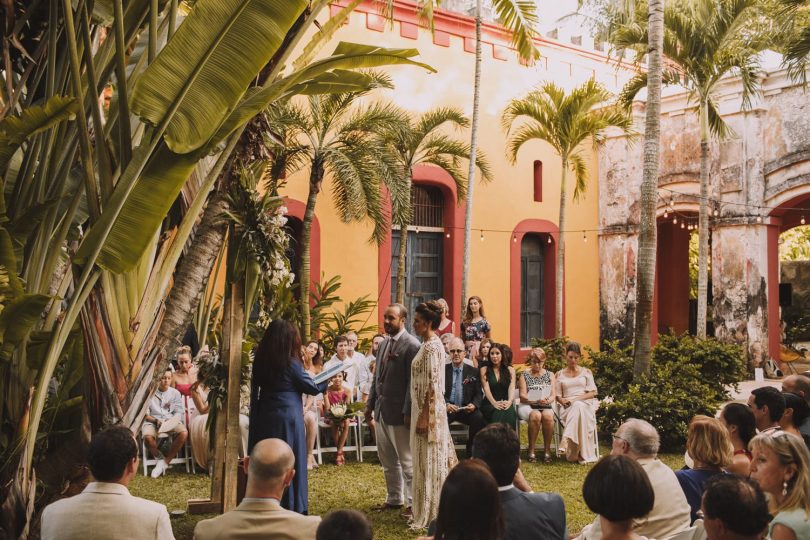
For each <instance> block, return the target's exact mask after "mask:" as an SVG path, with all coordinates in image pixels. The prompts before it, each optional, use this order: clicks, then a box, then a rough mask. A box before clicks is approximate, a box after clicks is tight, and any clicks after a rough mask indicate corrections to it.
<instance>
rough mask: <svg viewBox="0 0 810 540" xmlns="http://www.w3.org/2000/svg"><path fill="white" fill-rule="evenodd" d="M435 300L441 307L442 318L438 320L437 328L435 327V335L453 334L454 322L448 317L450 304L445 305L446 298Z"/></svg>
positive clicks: (454, 330)
mask: <svg viewBox="0 0 810 540" xmlns="http://www.w3.org/2000/svg"><path fill="white" fill-rule="evenodd" d="M436 302H437V303H438V304H439V305H440V306H441V307H442V320H441V322H439V328H437V329H436V335H437V336H439V337H442V336H443V335H445V334H450V335H455V333H456V323H454V322H453V320H452V319H450V306H448V305H447V300H445V299H444V298H439V299H438V300H436Z"/></svg>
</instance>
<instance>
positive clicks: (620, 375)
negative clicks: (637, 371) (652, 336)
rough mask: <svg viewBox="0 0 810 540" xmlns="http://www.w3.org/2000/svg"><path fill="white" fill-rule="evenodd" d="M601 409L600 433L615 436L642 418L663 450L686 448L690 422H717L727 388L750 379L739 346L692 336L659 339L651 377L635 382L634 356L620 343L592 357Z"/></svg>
mask: <svg viewBox="0 0 810 540" xmlns="http://www.w3.org/2000/svg"><path fill="white" fill-rule="evenodd" d="M589 354H590V357H591V360H592V361H593V372H594V380H595V382H596V386H597V388H598V390H599V398H600V399H601V400H602V404H601V407H600V410H599V412H598V413H597V415H596V417H597V420H598V422H599V429H600V431H601V432H602V433H613V432H614V431H615V430H616V428H617V427H618V426H619V424H621V423H622V422H623V421H624V420H626V419H628V418H641V419H643V420H647V421H648V422H650V423H651V424H652V425H653V426H655V427H656V429H657V430H658V433H659V434H660V435H661V446H662V450H676V449H679V448H682V447H683V445H684V442H685V441H686V430H687V426H688V425H689V421H690V420H691V419H692V417H693V416H695V415H697V414H706V415H709V416H714V413H715V411H717V408H718V407H719V406H720V404H721V403H722V402H724V401H727V400H728V399H729V398H730V396H729V393H728V390H727V386H728V385H736V383H738V382H739V381H740V380H742V379H743V378H744V377H745V375H746V368H745V362H744V360H743V358H742V352H741V350H740V348H739V347H738V346H736V345H727V344H724V343H720V342H719V341H717V340H715V339H706V340H699V339H696V338H694V337H692V336H688V335H682V336H664V335H662V336H660V337H659V340H658V343H657V344H656V346H655V347H654V348H653V352H652V362H651V365H650V374H649V376H647V377H642V378H641V379H640V380H638V381H634V380H633V352H632V348H631V347H621V346H619V343H618V342H617V341H609V342H606V343H605V345H604V348H603V350H602V351H589Z"/></svg>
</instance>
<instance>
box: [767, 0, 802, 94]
mask: <svg viewBox="0 0 810 540" xmlns="http://www.w3.org/2000/svg"><path fill="white" fill-rule="evenodd" d="M780 4H781V9H780V10H779V11H778V12H777V13H776V17H775V18H776V22H777V23H781V24H782V25H783V26H784V33H785V34H786V37H785V38H784V42H785V43H784V62H785V64H786V65H787V67H788V70H789V72H790V74H791V76H792V77H793V78H794V79H796V80H800V81H802V82H806V79H807V60H808V58H810V26H808V25H807V23H806V22H805V20H806V19H805V18H804V17H802V16H801V13H800V12H802V11H805V8H806V7H807V5H808V3H807V0H781V1H780Z"/></svg>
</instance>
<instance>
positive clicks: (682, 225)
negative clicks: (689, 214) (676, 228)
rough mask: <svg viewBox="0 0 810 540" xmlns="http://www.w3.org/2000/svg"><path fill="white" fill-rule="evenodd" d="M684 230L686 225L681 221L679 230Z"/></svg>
mask: <svg viewBox="0 0 810 540" xmlns="http://www.w3.org/2000/svg"><path fill="white" fill-rule="evenodd" d="M685 228H686V225H684V224H683V221H681V229H685Z"/></svg>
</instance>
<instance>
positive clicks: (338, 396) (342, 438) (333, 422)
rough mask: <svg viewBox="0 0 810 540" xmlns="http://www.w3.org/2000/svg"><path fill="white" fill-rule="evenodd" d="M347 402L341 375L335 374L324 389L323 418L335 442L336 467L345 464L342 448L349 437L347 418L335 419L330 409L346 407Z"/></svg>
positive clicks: (333, 412) (347, 395) (345, 416)
mask: <svg viewBox="0 0 810 540" xmlns="http://www.w3.org/2000/svg"><path fill="white" fill-rule="evenodd" d="M349 402H350V399H349V393H348V392H347V391H346V389H345V388H344V387H343V373H342V372H341V373H337V374H336V375H334V376H333V377H332V378H331V379H329V387H328V388H327V389H326V395H325V396H324V399H323V416H324V419H325V420H326V423H327V424H329V425H330V426H331V429H332V438H333V439H334V440H335V446H337V459H336V464H337V465H344V464H345V463H346V458H345V457H344V456H343V447H344V446H345V445H346V439H348V437H349V416H348V415H344V416H342V417H340V418H337V417H335V411H333V410H332V408H333V407H335V406H336V405H343V406H344V407H348V405H349ZM344 412H345V409H344Z"/></svg>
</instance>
